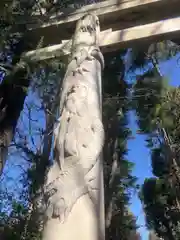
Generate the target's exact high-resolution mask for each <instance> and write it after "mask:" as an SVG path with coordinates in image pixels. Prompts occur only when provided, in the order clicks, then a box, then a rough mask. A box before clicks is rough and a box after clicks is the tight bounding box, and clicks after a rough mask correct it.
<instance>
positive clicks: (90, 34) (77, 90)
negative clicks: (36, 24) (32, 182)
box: [43, 14, 104, 240]
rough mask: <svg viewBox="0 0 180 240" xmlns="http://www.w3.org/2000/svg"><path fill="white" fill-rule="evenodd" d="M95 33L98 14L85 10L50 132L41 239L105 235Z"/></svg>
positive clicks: (100, 62)
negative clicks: (52, 155)
mask: <svg viewBox="0 0 180 240" xmlns="http://www.w3.org/2000/svg"><path fill="white" fill-rule="evenodd" d="M99 33H100V27H99V20H98V18H97V17H96V16H94V15H90V14H87V15H85V16H84V17H82V18H81V19H80V20H79V21H78V23H77V26H76V30H75V35H74V38H73V41H72V57H71V61H70V63H69V65H68V68H67V72H66V74H65V78H64V82H63V89H62V94H61V101H60V110H59V112H60V118H59V122H58V124H57V126H56V128H55V130H54V136H55V141H54V152H55V158H54V164H53V166H52V167H51V168H50V170H49V172H48V174H47V182H46V184H45V187H44V193H45V195H44V200H45V208H46V209H45V226H44V232H43V240H50V239H53V240H59V239H61V240H65V239H66V240H70V239H86V240H88V239H89V240H90V239H93V240H96V239H97V240H99V239H104V229H103V228H104V226H103V224H102V222H100V221H103V220H102V216H103V214H102V212H103V211H104V210H103V208H102V205H103V204H102V202H103V201H102V192H103V191H102V189H103V187H102V166H101V162H100V159H101V152H102V147H103V144H104V128H103V124H102V120H101V70H102V68H103V65H104V58H103V56H102V54H101V52H100V50H99V45H98V44H99V41H98V37H99ZM100 215H101V216H100ZM82 221H84V222H82ZM72 224H73V226H72ZM69 226H71V230H70V229H69ZM82 227H83V229H82ZM78 229H79V230H78ZM70 231H71V232H70Z"/></svg>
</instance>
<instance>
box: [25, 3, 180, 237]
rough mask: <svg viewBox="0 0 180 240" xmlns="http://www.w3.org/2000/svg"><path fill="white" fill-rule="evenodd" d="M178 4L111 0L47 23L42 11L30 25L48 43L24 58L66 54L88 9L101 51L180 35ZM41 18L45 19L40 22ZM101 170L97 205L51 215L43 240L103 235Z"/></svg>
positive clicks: (81, 205)
mask: <svg viewBox="0 0 180 240" xmlns="http://www.w3.org/2000/svg"><path fill="white" fill-rule="evenodd" d="M179 9H180V1H179V0H171V1H169V0H129V1H127V0H109V1H104V2H100V3H97V4H91V5H87V6H85V7H82V8H81V9H79V10H76V11H73V12H70V13H66V14H65V13H62V12H58V13H56V14H54V15H51V16H48V18H47V20H46V22H45V19H43V16H40V15H39V16H37V15H36V16H34V17H33V20H32V22H31V23H29V24H28V28H29V37H30V38H33V39H36V40H37V41H39V40H40V39H42V38H43V47H42V48H40V49H37V50H33V51H29V52H26V53H24V54H23V59H24V60H28V61H29V60H30V61H31V60H32V61H43V60H46V59H52V58H57V57H58V58H59V57H64V56H67V55H68V54H69V53H70V51H71V50H70V46H69V44H68V43H69V41H70V38H71V36H72V34H73V31H74V28H75V23H76V21H77V20H78V19H80V18H81V17H82V16H84V15H85V14H86V13H93V14H95V15H97V16H98V17H99V20H100V25H101V29H102V31H101V33H100V40H99V41H100V44H99V45H100V49H101V51H102V53H105V52H107V51H115V50H117V49H119V48H124V47H126V48H127V47H128V46H132V45H133V46H134V45H135V44H137V45H139V44H143V43H144V42H148V43H150V42H155V41H159V40H162V39H165V38H176V37H177V38H178V35H179V32H180V16H179V15H180V13H179ZM67 11H68V10H66V12H67ZM39 19H40V20H41V22H43V21H44V23H43V24H38V23H37V20H38V21H39ZM100 85H101V83H100ZM85 137H86V136H85ZM65 160H66V159H65ZM98 169H99V168H98ZM101 173H102V172H100V170H98V173H97V172H96V174H97V175H96V177H97V178H101V180H100V182H101V184H100V191H99V192H100V193H101V194H97V195H96V198H95V201H96V204H95V205H96V206H93V205H92V204H90V202H89V200H87V198H85V197H84V198H83V197H82V198H81V199H80V200H79V202H77V203H76V204H75V206H74V209H73V211H72V212H71V216H70V218H69V220H68V221H67V222H66V223H64V224H62V223H57V221H58V220H56V219H51V220H49V222H48V223H47V225H46V229H45V234H44V237H43V240H50V238H52V239H53V240H59V239H60V240H71V239H75V240H76V239H77V240H104V238H105V237H104V213H103V212H104V211H103V207H104V203H103V197H102V195H103V186H102V178H103V177H102V174H101ZM70 184H72V183H71V182H70ZM98 203H100V204H98ZM52 232H53V233H52Z"/></svg>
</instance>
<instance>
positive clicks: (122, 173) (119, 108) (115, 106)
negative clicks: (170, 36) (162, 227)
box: [103, 52, 137, 240]
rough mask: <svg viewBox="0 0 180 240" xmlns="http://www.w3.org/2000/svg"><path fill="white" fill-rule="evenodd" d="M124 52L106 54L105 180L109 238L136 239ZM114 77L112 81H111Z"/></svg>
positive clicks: (104, 103) (133, 181) (104, 91)
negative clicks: (132, 201) (127, 157)
mask: <svg viewBox="0 0 180 240" xmlns="http://www.w3.org/2000/svg"><path fill="white" fill-rule="evenodd" d="M123 54H124V52H121V55H120V53H118V52H117V53H116V54H114V53H111V54H107V55H105V62H106V66H105V69H104V76H103V80H104V85H103V87H104V89H103V97H104V99H103V108H104V111H103V122H104V126H105V131H106V141H105V147H104V154H103V155H104V183H105V208H106V238H107V239H108V240H110V239H113V240H114V239H122V240H129V239H133V237H134V239H135V237H136V236H137V233H136V229H137V226H136V219H135V217H134V216H133V215H132V214H131V213H130V211H129V203H130V198H131V192H132V191H134V190H135V189H136V181H137V178H136V177H135V176H133V175H132V169H133V167H134V164H133V163H131V162H130V161H129V160H127V159H126V155H127V152H128V150H127V141H128V139H129V137H130V136H131V131H130V129H129V128H128V126H127V124H128V118H127V112H128V109H129V106H128V102H127V92H128V85H127V83H126V82H125V81H124V65H123V61H122V59H121V57H120V56H122V55H123ZM109 79H111V81H109Z"/></svg>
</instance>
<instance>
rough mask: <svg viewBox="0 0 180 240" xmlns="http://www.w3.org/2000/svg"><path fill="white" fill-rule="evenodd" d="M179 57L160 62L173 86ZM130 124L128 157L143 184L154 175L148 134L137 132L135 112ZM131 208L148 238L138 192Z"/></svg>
mask: <svg viewBox="0 0 180 240" xmlns="http://www.w3.org/2000/svg"><path fill="white" fill-rule="evenodd" d="M179 58H180V54H178V55H177V56H176V57H174V58H172V59H171V60H169V61H166V62H163V63H161V64H160V70H161V73H162V74H163V75H165V76H166V77H168V78H169V80H170V84H171V85H173V86H178V85H180V80H179V78H180V65H178V59H179ZM129 126H130V128H131V129H132V132H133V136H135V139H131V140H129V141H128V149H129V152H128V159H129V160H130V161H132V162H134V163H135V167H134V170H133V174H134V175H135V176H137V177H138V183H139V184H142V183H143V181H144V179H145V178H147V177H151V176H152V173H151V162H150V154H149V150H148V149H147V147H146V146H145V138H146V136H144V135H137V134H136V129H137V124H136V119H135V116H134V114H133V113H130V114H129ZM130 209H131V210H132V212H133V213H134V214H135V215H136V216H137V224H138V225H140V229H139V232H140V233H141V237H142V240H148V232H147V230H146V227H145V221H144V213H143V209H142V206H141V202H140V201H139V199H138V197H137V194H135V195H134V196H133V197H132V200H131V206H130Z"/></svg>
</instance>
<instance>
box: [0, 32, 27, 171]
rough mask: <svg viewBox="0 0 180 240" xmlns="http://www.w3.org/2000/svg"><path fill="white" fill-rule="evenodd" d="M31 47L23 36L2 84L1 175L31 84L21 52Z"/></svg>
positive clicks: (0, 103) (0, 115) (0, 92)
mask: <svg viewBox="0 0 180 240" xmlns="http://www.w3.org/2000/svg"><path fill="white" fill-rule="evenodd" d="M27 49H29V45H28V43H27V41H26V40H25V38H24V37H22V38H21V40H20V41H19V43H18V44H17V46H16V49H15V51H14V57H13V59H12V70H11V72H9V74H7V76H6V77H5V79H4V80H3V82H2V83H1V84H0V175H1V173H2V171H3V168H4V165H5V162H6V158H7V153H8V147H9V145H10V143H11V141H12V139H13V136H14V131H15V128H16V124H17V121H18V118H19V116H20V113H21V111H22V109H23V105H24V100H25V97H26V95H27V90H26V89H27V88H28V86H29V78H28V66H27V64H26V63H25V62H23V61H20V59H21V54H22V53H23V52H24V51H26V50H27Z"/></svg>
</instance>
